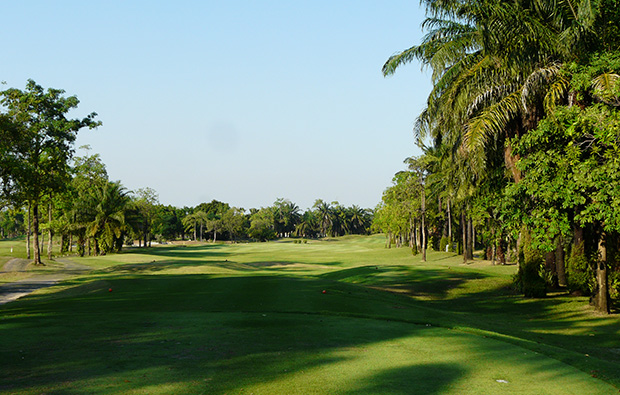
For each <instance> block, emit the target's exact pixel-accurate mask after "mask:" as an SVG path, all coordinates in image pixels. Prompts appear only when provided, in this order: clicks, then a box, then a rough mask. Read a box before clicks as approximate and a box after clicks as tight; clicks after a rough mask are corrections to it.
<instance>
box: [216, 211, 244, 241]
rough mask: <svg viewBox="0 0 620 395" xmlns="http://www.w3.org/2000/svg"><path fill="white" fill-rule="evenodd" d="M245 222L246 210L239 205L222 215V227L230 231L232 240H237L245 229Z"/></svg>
mask: <svg viewBox="0 0 620 395" xmlns="http://www.w3.org/2000/svg"><path fill="white" fill-rule="evenodd" d="M244 222H245V213H244V210H243V209H241V208H237V207H231V208H230V209H228V211H226V212H225V213H224V215H223V216H222V229H224V230H225V231H226V232H228V234H229V235H230V238H231V240H233V241H235V239H236V236H237V235H239V234H240V233H241V232H242V231H243V225H244Z"/></svg>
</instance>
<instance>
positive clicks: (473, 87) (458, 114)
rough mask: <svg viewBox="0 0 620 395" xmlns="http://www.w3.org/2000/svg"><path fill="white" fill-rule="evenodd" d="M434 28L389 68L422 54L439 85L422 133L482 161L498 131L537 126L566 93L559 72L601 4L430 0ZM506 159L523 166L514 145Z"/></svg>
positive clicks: (420, 123) (421, 121)
mask: <svg viewBox="0 0 620 395" xmlns="http://www.w3.org/2000/svg"><path fill="white" fill-rule="evenodd" d="M423 4H424V5H425V6H426V9H427V13H428V15H429V16H428V18H427V19H426V20H425V22H424V24H423V26H424V27H426V28H428V29H429V30H430V31H429V33H428V34H427V35H426V36H425V38H424V39H423V41H422V43H421V44H420V45H416V46H413V47H411V48H409V49H407V50H405V51H402V52H400V53H398V54H396V55H393V56H392V57H390V58H389V59H388V61H387V62H386V63H385V64H384V66H383V73H384V75H390V74H392V73H394V72H395V70H396V69H397V68H398V67H400V66H401V65H403V64H405V63H408V62H411V61H412V60H414V59H418V60H419V61H421V62H422V64H423V65H424V66H427V67H430V68H431V69H432V71H433V74H432V76H433V90H432V91H431V94H430V95H429V98H428V101H427V107H426V109H425V110H424V111H423V112H422V114H421V115H420V116H419V118H418V120H417V122H416V128H415V130H416V133H417V134H418V136H419V137H420V138H425V137H431V138H433V139H434V140H435V141H436V142H438V143H448V144H451V145H453V146H458V145H462V146H464V147H465V148H466V149H467V151H469V153H470V160H472V161H474V162H476V167H482V166H483V164H484V147H485V145H486V144H487V143H488V142H489V141H491V140H492V139H494V138H498V137H500V138H505V137H513V136H518V135H520V134H522V133H524V132H526V131H527V130H530V129H532V128H534V127H536V124H537V122H538V120H540V119H541V117H542V116H543V115H544V105H545V104H546V105H547V106H550V105H552V104H553V102H554V101H555V100H557V99H559V98H561V97H562V96H563V95H564V92H565V88H566V86H567V84H566V81H565V80H564V79H563V78H562V76H561V75H560V74H559V70H560V65H561V64H562V63H563V62H566V61H568V60H571V59H574V58H575V56H576V55H575V53H578V51H577V50H578V49H579V48H581V47H583V46H584V45H586V43H587V41H588V38H589V37H590V35H591V34H592V32H593V30H592V25H593V23H594V20H595V17H596V14H597V7H596V3H595V2H591V1H588V0H567V1H560V0H557V1H554V0H531V1H528V0H516V1H514V0H501V1H495V0H482V1H471V0H470V1H462V0H446V1H440V2H438V1H433V0H424V1H423ZM505 159H506V166H507V168H508V169H509V170H511V172H512V175H513V178H514V179H515V181H518V180H519V179H520V177H521V175H520V173H519V172H518V170H517V169H516V167H515V166H514V164H515V162H516V159H517V158H515V157H514V155H513V154H512V149H511V147H510V145H507V147H506V152H505Z"/></svg>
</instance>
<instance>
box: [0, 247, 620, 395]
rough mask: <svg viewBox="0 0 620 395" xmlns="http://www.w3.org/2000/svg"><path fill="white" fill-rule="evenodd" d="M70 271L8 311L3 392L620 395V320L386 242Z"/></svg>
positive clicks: (93, 261)
mask: <svg viewBox="0 0 620 395" xmlns="http://www.w3.org/2000/svg"><path fill="white" fill-rule="evenodd" d="M0 244H1V242H0ZM0 248H1V247H0ZM74 261H75V262H77V263H80V264H83V265H89V266H91V267H93V268H94V269H93V271H92V272H90V273H89V274H88V275H83V276H81V277H76V278H73V279H72V280H69V281H65V282H63V283H61V284H59V285H58V286H55V287H51V288H47V289H44V290H40V291H38V292H36V293H35V294H32V295H30V296H28V297H26V298H23V299H21V300H19V301H16V302H11V303H9V304H6V305H3V306H0V317H1V319H0V393H20V394H22V393H23V394H41V393H75V394H80V393H102V394H120V393H123V394H145V393H148V394H170V393H175V394H178V393H187V394H200V393H204V394H219V393H222V394H224V393H255V394H282V393H286V394H291V393H298V394H308V393H325V394H333V393H336V394H340V393H341V394H348V393H350V394H360V393H362V394H363V393H369V394H371V393H372V394H377V393H381V394H405V393H447V394H479V393H486V394H494V393H498V394H499V393H501V394H505V393H514V394H585V393H587V394H609V393H618V388H617V386H618V384H619V383H620V355H618V347H620V346H619V345H618V340H617V339H618V338H619V337H618V335H620V320H619V319H618V317H617V316H610V317H602V316H596V315H593V314H592V313H591V312H590V310H589V308H588V306H587V302H586V301H585V300H584V299H583V298H581V299H574V298H570V299H569V298H564V297H552V298H548V299H544V300H525V299H522V298H520V297H518V296H516V295H514V294H513V293H512V291H511V290H510V288H509V284H510V278H511V274H512V273H513V272H514V270H515V268H514V266H490V265H489V264H488V263H483V262H477V263H474V264H471V265H462V264H461V263H460V257H455V256H453V255H452V254H446V253H433V254H430V255H429V262H428V263H421V262H420V261H419V257H412V256H411V253H410V251H409V250H407V249H385V248H384V247H383V238H382V237H380V236H372V237H353V238H344V239H338V240H331V241H310V242H308V243H307V244H295V243H292V242H272V243H255V244H236V245H225V244H216V245H212V244H202V245H190V246H173V247H172V246H171V247H158V248H151V249H137V248H136V249H131V250H129V251H127V252H126V253H123V254H119V255H111V256H106V257H93V258H83V259H74Z"/></svg>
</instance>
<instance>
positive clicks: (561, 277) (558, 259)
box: [555, 236, 568, 287]
mask: <svg viewBox="0 0 620 395" xmlns="http://www.w3.org/2000/svg"><path fill="white" fill-rule="evenodd" d="M563 244H564V243H562V236H559V237H557V238H556V239H555V271H556V273H557V274H558V285H559V286H561V287H566V285H567V284H568V283H567V281H566V265H565V262H564V246H563Z"/></svg>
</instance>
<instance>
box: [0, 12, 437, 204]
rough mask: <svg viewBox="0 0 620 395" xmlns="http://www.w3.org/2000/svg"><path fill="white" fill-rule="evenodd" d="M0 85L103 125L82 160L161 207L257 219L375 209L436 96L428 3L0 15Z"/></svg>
mask: <svg viewBox="0 0 620 395" xmlns="http://www.w3.org/2000/svg"><path fill="white" fill-rule="evenodd" d="M2 9H3V10H2V23H0V33H1V36H2V37H3V40H2V47H1V48H2V49H1V53H2V62H0V81H5V82H6V85H4V88H0V89H5V88H8V87H11V88H19V89H24V88H25V85H26V81H27V80H28V79H33V80H35V81H36V82H37V83H38V84H39V85H41V86H43V87H45V88H59V89H64V90H65V91H66V95H75V96H77V97H78V99H79V100H80V105H79V107H78V109H77V110H74V111H73V112H71V113H70V116H71V117H73V118H76V117H81V116H85V115H86V114H89V113H90V112H93V111H94V112H96V113H97V114H98V119H99V120H101V121H102V122H103V125H102V126H100V127H99V128H97V129H96V130H88V129H86V130H82V131H80V132H79V134H78V139H77V142H76V155H84V154H85V153H86V151H84V150H80V149H77V147H80V146H83V145H88V146H90V148H91V150H90V151H89V153H90V154H99V155H100V156H101V159H102V160H103V162H104V163H105V165H106V167H107V171H108V175H109V177H110V179H111V180H120V181H121V183H122V184H123V185H124V186H125V187H126V188H127V189H129V190H132V191H135V190H137V189H139V188H145V187H149V188H152V189H154V190H155V191H156V192H157V193H158V195H159V201H160V203H162V204H166V205H168V204H170V205H173V206H177V207H183V206H190V207H193V206H195V205H197V204H199V203H201V202H210V201H211V200H213V199H216V200H220V201H223V202H226V203H229V204H230V205H231V206H236V207H242V208H245V209H249V208H260V207H266V206H270V205H272V204H273V203H274V202H275V200H276V199H278V198H284V199H289V200H291V201H292V202H294V203H296V204H297V205H298V206H299V207H300V208H301V209H302V210H305V209H307V208H310V207H311V206H312V204H313V203H314V201H315V200H316V199H323V200H324V201H327V202H332V201H338V202H340V203H341V204H343V205H345V206H350V205H353V204H355V205H358V206H361V207H367V208H372V207H375V206H376V205H377V204H378V203H379V202H380V201H381V196H382V193H383V191H384V190H385V189H386V188H387V187H388V186H390V185H391V180H392V177H393V176H394V174H395V173H396V172H398V171H400V170H403V169H404V168H405V167H404V165H403V160H404V159H405V158H407V157H410V156H414V155H419V154H420V153H421V151H420V150H419V148H417V147H416V146H415V140H414V136H413V125H414V122H415V119H416V117H417V116H418V115H419V114H420V112H421V111H422V109H423V108H424V103H425V101H426V98H427V96H428V93H429V92H430V87H431V82H430V73H429V72H427V71H424V70H422V69H421V67H420V65H419V64H418V63H411V64H409V65H407V66H404V67H402V68H401V69H399V70H398V71H397V72H396V74H395V75H393V76H391V77H387V78H385V77H383V75H382V74H381V67H382V65H383V64H384V62H385V61H386V60H387V59H388V57H389V56H390V55H392V54H394V53H396V52H398V51H401V50H404V49H406V48H409V47H410V46H412V45H415V44H418V43H420V40H421V38H422V36H423V34H424V32H423V30H422V28H421V22H422V20H423V18H424V11H423V10H422V9H421V8H420V7H419V2H418V1H413V0H411V1H399V0H394V1H389V2H383V1H379V0H376V1H364V0H357V1H339V0H331V1H322V0H314V1H276V0H274V1H238V0H230V1H189V0H175V1H155V0H150V1H138V0H135V1H111V0H107V1H98V0H92V1H83V0H79V1H66V0H65V1H63V0H58V1H32V0H22V1H19V2H17V1H11V2H9V1H6V2H3V4H2Z"/></svg>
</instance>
